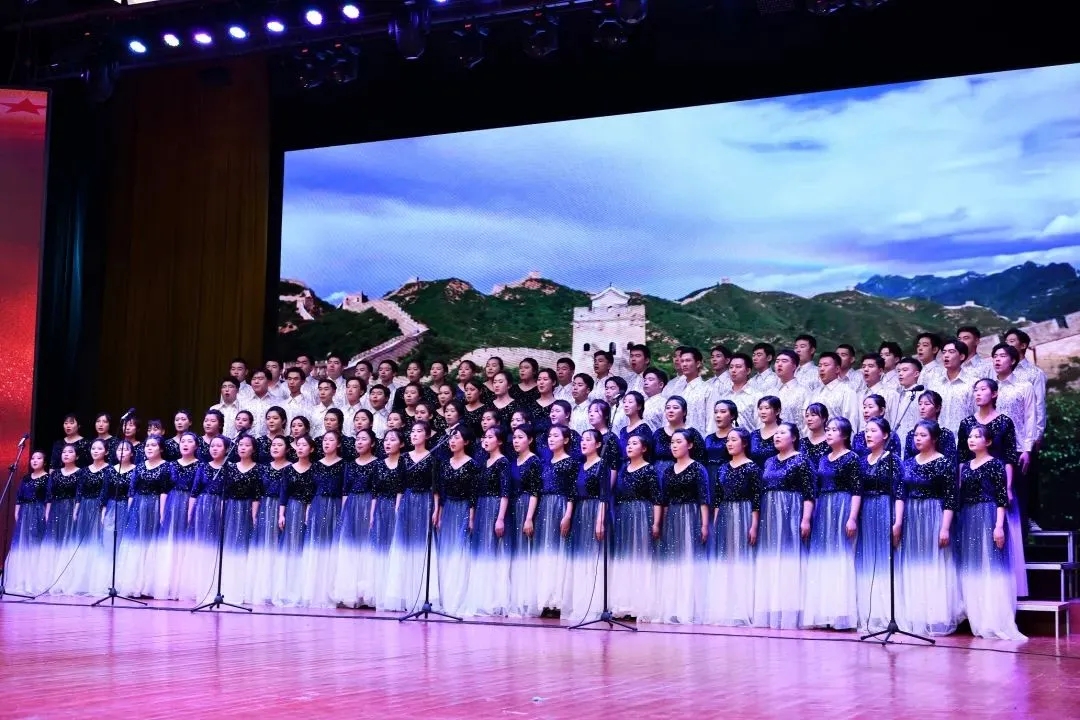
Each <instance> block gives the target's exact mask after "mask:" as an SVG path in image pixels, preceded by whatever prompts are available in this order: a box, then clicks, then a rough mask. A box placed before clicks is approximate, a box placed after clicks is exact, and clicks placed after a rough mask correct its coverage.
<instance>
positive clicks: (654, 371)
mask: <svg viewBox="0 0 1080 720" xmlns="http://www.w3.org/2000/svg"><path fill="white" fill-rule="evenodd" d="M646 375H655V376H656V379H657V380H659V381H660V382H661V383H663V384H664V385H667V383H668V374H667V373H666V372H664V371H663V370H661V369H660V368H658V367H654V366H652V365H650V366H649V367H647V368H645V372H643V373H641V376H642V377H645V376H646Z"/></svg>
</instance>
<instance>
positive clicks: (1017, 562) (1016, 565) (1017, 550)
mask: <svg viewBox="0 0 1080 720" xmlns="http://www.w3.org/2000/svg"><path fill="white" fill-rule="evenodd" d="M1005 523H1006V525H1007V527H1008V529H1007V532H1006V533H1005V542H1006V545H1005V548H1006V549H1007V550H1008V551H1009V562H1010V564H1011V565H1012V573H1013V576H1014V578H1015V583H1016V597H1027V596H1028V577H1027V561H1026V560H1025V559H1024V532H1023V527H1021V525H1020V504H1019V503H1018V502H1017V501H1016V498H1013V501H1012V502H1010V503H1009V509H1008V511H1007V512H1006V515H1005Z"/></svg>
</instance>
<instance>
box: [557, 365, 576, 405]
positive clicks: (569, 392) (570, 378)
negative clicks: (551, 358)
mask: <svg viewBox="0 0 1080 720" xmlns="http://www.w3.org/2000/svg"><path fill="white" fill-rule="evenodd" d="M576 369H577V365H576V364H575V363H574V361H573V360H572V359H571V358H568V357H561V358H559V359H558V360H557V361H556V362H555V377H557V378H558V379H559V385H558V386H557V387H556V388H555V392H554V393H553V394H554V395H555V399H556V400H565V401H566V402H568V403H570V406H571V407H573V405H574V392H573V387H572V385H573V383H574V371H575V370H576Z"/></svg>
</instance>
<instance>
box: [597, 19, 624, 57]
mask: <svg viewBox="0 0 1080 720" xmlns="http://www.w3.org/2000/svg"><path fill="white" fill-rule="evenodd" d="M593 42H595V43H596V44H597V45H599V46H600V47H602V48H604V49H605V50H618V49H619V48H621V47H622V46H623V45H626V31H625V30H624V29H623V26H622V25H621V24H619V21H618V20H613V19H612V18H605V19H604V20H601V21H600V25H599V26H597V28H596V33H595V34H594V35H593Z"/></svg>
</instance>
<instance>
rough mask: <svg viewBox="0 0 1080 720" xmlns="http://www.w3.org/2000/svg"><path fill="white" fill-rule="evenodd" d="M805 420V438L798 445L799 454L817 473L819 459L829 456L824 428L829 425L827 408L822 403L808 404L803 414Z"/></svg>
mask: <svg viewBox="0 0 1080 720" xmlns="http://www.w3.org/2000/svg"><path fill="white" fill-rule="evenodd" d="M803 417H804V418H805V419H806V432H807V437H804V438H803V439H802V442H800V443H799V452H801V453H802V454H803V455H805V456H806V459H807V460H808V461H809V462H810V467H811V468H813V470H814V472H817V468H818V464H819V463H820V462H821V458H823V457H825V456H826V455H828V454H829V442H828V440H826V439H825V427H826V425H828V423H829V408H827V407H825V405H823V404H822V403H810V404H809V405H807V406H806V412H805V413H803Z"/></svg>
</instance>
